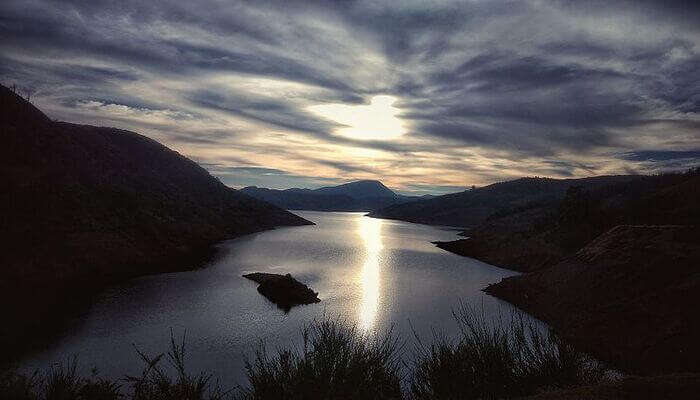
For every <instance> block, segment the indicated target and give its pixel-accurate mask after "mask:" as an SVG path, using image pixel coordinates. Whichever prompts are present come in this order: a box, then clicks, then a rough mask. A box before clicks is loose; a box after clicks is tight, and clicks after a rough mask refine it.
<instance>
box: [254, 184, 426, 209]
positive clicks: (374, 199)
mask: <svg viewBox="0 0 700 400" xmlns="http://www.w3.org/2000/svg"><path fill="white" fill-rule="evenodd" d="M241 192H243V193H245V194H247V195H249V196H252V197H255V198H257V199H260V200H264V201H267V202H268V203H272V204H274V205H276V206H278V207H281V208H284V209H287V210H313V211H372V210H376V209H379V208H383V207H387V206H391V205H395V204H404V203H409V202H412V201H417V200H424V199H427V198H430V197H432V196H430V195H427V196H421V197H418V196H404V195H400V194H397V193H395V192H394V191H392V190H391V189H389V188H388V187H386V186H384V184H382V183H381V182H379V181H375V180H362V181H356V182H350V183H346V184H343V185H338V186H327V187H322V188H318V189H299V188H292V189H286V190H276V189H266V188H259V187H256V186H248V187H245V188H243V189H241Z"/></svg>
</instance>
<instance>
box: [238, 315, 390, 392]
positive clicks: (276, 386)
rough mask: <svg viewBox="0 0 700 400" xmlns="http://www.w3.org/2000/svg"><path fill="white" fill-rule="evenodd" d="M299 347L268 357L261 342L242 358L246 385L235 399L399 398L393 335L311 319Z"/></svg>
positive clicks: (335, 321)
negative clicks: (247, 355)
mask: <svg viewBox="0 0 700 400" xmlns="http://www.w3.org/2000/svg"><path fill="white" fill-rule="evenodd" d="M302 336H303V342H304V343H303V350H302V352H301V353H299V352H297V351H295V350H279V351H278V352H277V353H276V354H275V355H273V356H270V355H269V354H268V352H267V349H266V347H265V345H264V344H261V345H260V347H259V348H258V350H257V351H256V353H255V357H254V359H253V360H247V361H246V373H247V376H248V381H249V384H250V387H249V388H248V389H244V390H243V391H242V393H241V398H243V399H248V400H262V399H266V400H267V399H280V400H281V399H285V400H293V399H400V398H402V393H401V376H400V367H401V366H400V363H399V359H398V349H399V343H398V340H397V339H396V338H395V337H394V336H393V334H392V331H391V330H390V331H389V332H387V333H386V334H385V335H366V334H362V333H360V332H358V331H357V329H356V328H355V327H353V326H349V325H347V324H345V323H344V322H341V321H338V320H329V319H324V320H323V321H320V322H318V321H317V322H314V323H312V324H311V325H310V326H307V327H306V328H305V329H304V330H303V331H302Z"/></svg>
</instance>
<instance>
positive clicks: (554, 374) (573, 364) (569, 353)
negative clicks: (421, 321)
mask: <svg viewBox="0 0 700 400" xmlns="http://www.w3.org/2000/svg"><path fill="white" fill-rule="evenodd" d="M453 315H454V317H455V319H456V320H457V322H458V324H459V326H460V330H461V332H460V336H459V337H458V338H457V340H456V341H453V340H450V339H448V338H446V337H444V336H441V335H438V334H434V338H433V339H434V340H433V343H432V344H431V345H429V346H426V345H424V344H423V343H422V342H421V341H420V339H419V338H417V345H416V351H415V353H414V360H413V362H412V373H413V375H412V379H411V383H410V394H411V395H412V396H413V397H414V398H415V399H419V400H421V399H501V398H512V397H519V396H525V395H530V394H534V393H537V392H538V391H542V390H546V389H550V388H560V387H568V386H574V385H581V384H590V383H593V382H595V381H597V380H599V379H600V378H601V377H602V374H603V369H602V368H600V366H599V365H597V363H595V362H593V361H592V360H591V359H589V358H588V357H586V356H585V355H584V354H582V353H579V352H577V351H576V350H574V349H573V348H572V347H571V346H570V345H568V344H565V343H564V342H563V341H562V340H561V339H560V338H559V337H558V336H557V335H555V334H554V333H553V332H551V331H549V332H547V333H542V332H541V331H540V330H539V329H538V328H537V327H536V326H534V325H533V324H532V323H531V322H525V319H524V317H523V315H522V314H512V315H511V317H510V319H509V320H508V321H503V320H502V319H501V318H500V317H499V318H497V319H495V320H493V321H487V320H486V318H485V316H484V314H483V311H482V312H481V313H478V312H477V311H476V310H474V309H473V308H471V307H468V306H466V305H464V304H462V305H461V306H460V307H459V308H458V309H457V310H456V311H454V312H453Z"/></svg>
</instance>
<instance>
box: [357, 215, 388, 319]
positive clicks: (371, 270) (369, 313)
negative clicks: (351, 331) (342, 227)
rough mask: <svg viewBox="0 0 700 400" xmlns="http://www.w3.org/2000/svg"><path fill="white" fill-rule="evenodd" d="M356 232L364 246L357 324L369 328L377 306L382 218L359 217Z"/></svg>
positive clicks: (375, 314) (381, 246)
mask: <svg viewBox="0 0 700 400" xmlns="http://www.w3.org/2000/svg"><path fill="white" fill-rule="evenodd" d="M357 231H358V234H359V235H360V237H362V240H363V242H364V245H365V246H364V248H365V263H364V265H363V266H362V270H361V271H360V275H359V283H360V286H361V290H362V301H361V302H360V309H359V326H360V328H361V329H363V330H369V329H371V328H372V327H373V326H374V322H375V319H376V317H377V309H378V307H379V279H380V276H379V268H380V256H381V251H382V248H383V247H384V245H383V244H382V220H381V219H378V218H369V217H360V219H359V226H358V228H357Z"/></svg>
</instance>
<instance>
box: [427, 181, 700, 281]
mask: <svg viewBox="0 0 700 400" xmlns="http://www.w3.org/2000/svg"><path fill="white" fill-rule="evenodd" d="M580 182H581V181H577V182H574V183H576V184H575V185H572V186H570V187H569V188H568V189H567V191H566V194H565V196H564V197H563V198H562V199H560V200H558V201H555V202H551V203H545V204H532V205H531V206H526V207H520V208H513V209H502V210H501V211H499V212H496V213H494V214H492V215H490V216H489V217H488V218H486V220H484V221H483V222H482V223H481V224H479V225H477V226H475V227H474V228H472V229H469V230H467V231H466V232H464V235H465V236H468V238H467V239H461V240H457V241H453V242H443V243H438V246H439V247H441V248H444V249H446V250H449V251H452V252H454V253H457V254H461V255H464V256H469V257H473V258H477V259H479V260H482V261H485V262H488V263H490V264H494V265H498V266H502V267H505V268H509V269H515V270H518V271H533V270H537V269H541V268H545V267H549V266H552V265H554V264H556V263H557V262H559V261H561V260H562V259H564V258H565V257H567V256H569V255H571V254H573V253H575V252H576V251H578V250H579V249H581V248H582V247H583V246H585V245H586V244H587V243H588V242H590V241H591V240H593V239H595V238H596V237H597V236H598V235H600V234H602V233H604V232H606V231H607V230H609V229H611V228H612V227H614V226H616V225H623V224H628V225H630V224H633V225H652V224H653V225H664V224H677V225H689V224H690V225H693V224H700V208H699V207H697V204H700V170H691V171H689V172H686V173H668V174H662V175H654V176H633V177H626V178H624V179H618V180H616V181H612V182H606V184H603V185H581V184H578V183H580ZM604 182H605V181H604Z"/></svg>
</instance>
